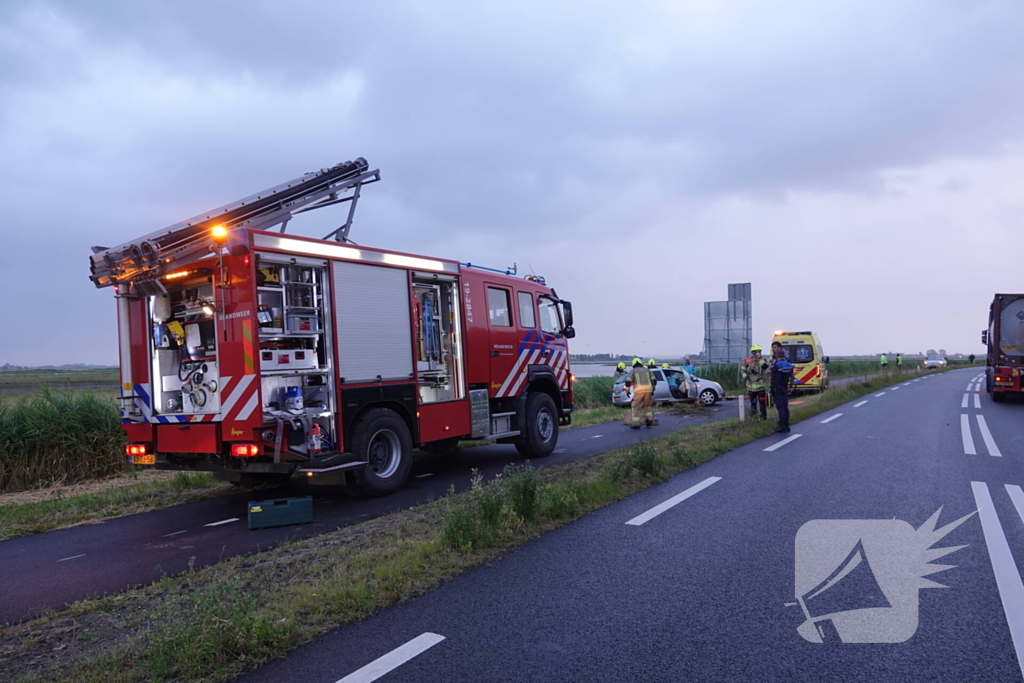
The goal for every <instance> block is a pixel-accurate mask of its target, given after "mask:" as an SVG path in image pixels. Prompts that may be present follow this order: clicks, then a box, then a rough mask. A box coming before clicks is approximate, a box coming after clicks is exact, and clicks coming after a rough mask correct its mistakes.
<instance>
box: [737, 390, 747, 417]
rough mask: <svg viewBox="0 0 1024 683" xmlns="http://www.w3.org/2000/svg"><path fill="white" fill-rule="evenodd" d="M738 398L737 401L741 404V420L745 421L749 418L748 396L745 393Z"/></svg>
mask: <svg viewBox="0 0 1024 683" xmlns="http://www.w3.org/2000/svg"><path fill="white" fill-rule="evenodd" d="M736 398H738V399H739V401H737V403H739V404H740V422H743V421H744V420H746V419H747V397H746V396H744V395H743V394H740V395H739V396H737V397H736Z"/></svg>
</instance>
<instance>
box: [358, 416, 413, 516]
mask: <svg viewBox="0 0 1024 683" xmlns="http://www.w3.org/2000/svg"><path fill="white" fill-rule="evenodd" d="M352 452H353V453H354V454H355V455H356V456H357V457H358V458H359V459H360V460H365V461H366V462H367V463H369V464H368V465H366V466H365V467H363V468H362V469H360V470H355V471H353V472H352V475H353V479H354V480H355V483H356V485H357V486H358V487H359V488H360V489H361V490H362V491H363V493H365V494H366V495H368V496H384V495H387V494H389V493H394V492H395V491H397V490H398V489H400V488H401V487H402V484H404V483H405V480H406V478H407V477H408V476H409V470H410V469H411V468H412V437H411V436H410V435H409V428H408V427H407V426H406V424H405V421H404V420H402V418H400V417H399V416H398V415H396V414H395V413H394V412H393V411H390V410H388V409H387V408H375V409H373V410H371V411H370V412H368V413H367V414H366V415H365V416H363V418H362V419H360V420H359V423H358V424H357V425H356V428H355V431H354V433H353V436H352Z"/></svg>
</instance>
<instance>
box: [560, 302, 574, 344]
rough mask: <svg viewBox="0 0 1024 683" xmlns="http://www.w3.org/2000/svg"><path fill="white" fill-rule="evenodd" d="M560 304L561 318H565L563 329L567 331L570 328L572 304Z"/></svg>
mask: <svg viewBox="0 0 1024 683" xmlns="http://www.w3.org/2000/svg"><path fill="white" fill-rule="evenodd" d="M561 303H562V317H563V318H565V329H566V330H569V329H570V328H571V327H572V304H571V303H569V302H568V301H562V302H561ZM566 336H569V335H566Z"/></svg>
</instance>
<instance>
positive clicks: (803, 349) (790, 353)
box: [782, 344, 814, 363]
mask: <svg viewBox="0 0 1024 683" xmlns="http://www.w3.org/2000/svg"><path fill="white" fill-rule="evenodd" d="M782 351H783V352H784V353H785V354H786V360H788V361H789V362H790V363H810V362H812V361H813V360H814V347H813V346H811V345H810V344H783V345H782Z"/></svg>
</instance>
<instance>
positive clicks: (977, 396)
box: [974, 394, 981, 410]
mask: <svg viewBox="0 0 1024 683" xmlns="http://www.w3.org/2000/svg"><path fill="white" fill-rule="evenodd" d="M974 407H975V408H977V409H978V410H981V395H980V394H975V395H974Z"/></svg>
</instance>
